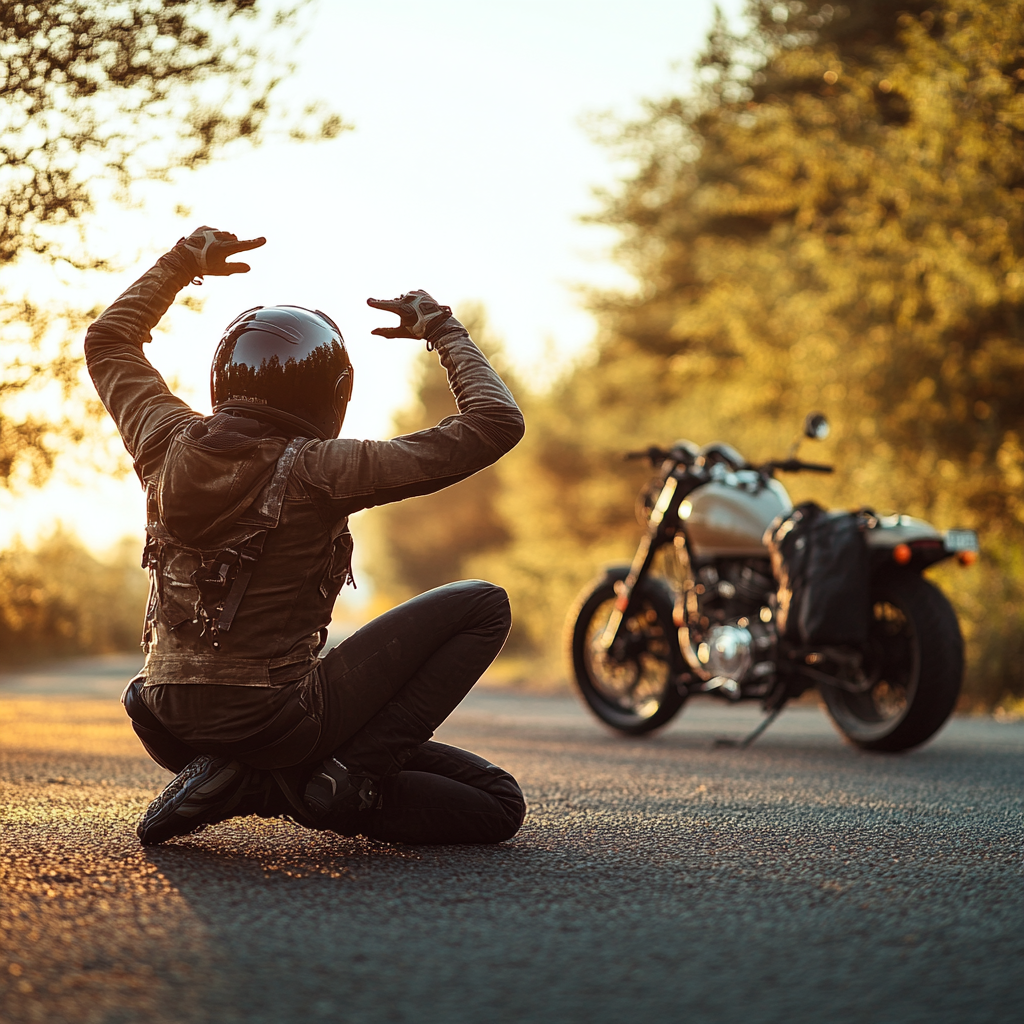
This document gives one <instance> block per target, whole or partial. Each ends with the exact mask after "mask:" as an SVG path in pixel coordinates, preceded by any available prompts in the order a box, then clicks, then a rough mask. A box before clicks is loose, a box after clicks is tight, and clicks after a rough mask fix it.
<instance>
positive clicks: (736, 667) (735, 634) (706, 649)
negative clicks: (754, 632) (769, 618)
mask: <svg viewBox="0 0 1024 1024" xmlns="http://www.w3.org/2000/svg"><path fill="white" fill-rule="evenodd" d="M753 645H754V638H753V637H752V636H751V635H750V630H749V629H746V628H744V627H743V626H712V627H711V629H709V630H708V631H707V633H706V634H705V639H704V640H703V642H702V643H700V644H699V645H698V646H697V660H698V661H699V662H701V664H703V665H704V667H705V669H706V670H707V671H708V672H710V673H711V675H712V676H725V678H726V679H735V680H737V681H739V680H742V679H743V678H745V676H746V674H747V673H748V672H749V671H750V667H751V665H753V663H754V655H753V653H752V650H751V648H752V647H753Z"/></svg>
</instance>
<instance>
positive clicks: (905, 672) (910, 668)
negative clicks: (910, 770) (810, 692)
mask: <svg viewBox="0 0 1024 1024" xmlns="http://www.w3.org/2000/svg"><path fill="white" fill-rule="evenodd" d="M871 600H872V606H871V624H870V632H869V642H868V649H867V651H866V652H865V654H866V657H865V670H866V672H867V674H868V676H869V678H871V679H872V680H873V683H872V685H871V688H870V689H868V690H866V691H865V692H864V693H850V692H849V691H848V690H842V689H839V688H838V687H835V686H828V685H824V686H821V687H820V690H821V695H822V698H823V699H824V701H825V706H826V707H827V708H828V711H829V714H830V715H831V716H832V720H833V722H834V723H835V725H836V727H837V728H838V729H839V731H840V732H841V733H842V734H843V735H844V736H845V737H846V738H847V739H848V740H849V741H850V742H851V743H853V744H854V745H855V746H858V747H860V748H861V749H863V750H879V751H889V752H897V751H901V750H909V749H910V748H911V747H916V746H919V745H920V744H922V743H924V742H925V740H927V739H930V738H931V737H932V736H933V735H935V733H936V732H938V731H939V729H940V728H941V727H942V726H943V724H944V723H945V721H946V719H947V718H949V716H950V715H951V714H952V712H953V708H954V707H955V705H956V701H957V697H958V696H959V695H960V685H961V682H962V681H963V672H964V645H963V638H962V637H961V635H960V626H959V623H958V622H957V619H956V612H954V611H953V608H952V606H951V605H950V603H949V601H947V600H946V597H945V595H944V594H943V593H942V592H941V591H940V590H939V589H938V588H936V587H935V586H933V585H932V584H931V583H929V582H928V581H927V580H925V579H922V578H921V577H920V576H919V575H918V574H917V573H913V572H893V573H890V574H888V575H886V576H884V577H882V578H880V579H878V580H876V581H875V583H874V584H873V586H872V595H871Z"/></svg>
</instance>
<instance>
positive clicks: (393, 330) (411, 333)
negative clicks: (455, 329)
mask: <svg viewBox="0 0 1024 1024" xmlns="http://www.w3.org/2000/svg"><path fill="white" fill-rule="evenodd" d="M366 304H367V305H368V306H373V308H374V309H383V310H386V311H387V312H388V313H397V314H398V315H399V316H400V317H401V318H402V322H401V323H400V324H399V325H398V326H397V327H378V328H377V329H376V330H375V331H372V332H371V333H372V334H377V335H379V336H380V337H382V338H426V339H427V341H428V342H431V341H433V339H434V337H436V336H437V335H438V334H440V330H441V328H442V327H443V326H444V324H446V323H447V322H448V320H449V319H450V318H451V315H452V311H451V308H450V307H449V306H439V305H438V304H437V303H436V302H435V301H434V299H433V298H432V297H431V296H430V295H428V294H427V293H426V292H425V291H423V289H422V288H417V289H416V291H414V292H406V293H405V294H404V295H400V296H399V297H398V298H397V299H367V300H366Z"/></svg>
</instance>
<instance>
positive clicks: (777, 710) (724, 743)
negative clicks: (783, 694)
mask: <svg viewBox="0 0 1024 1024" xmlns="http://www.w3.org/2000/svg"><path fill="white" fill-rule="evenodd" d="M785 706H786V703H785V701H783V702H782V703H781V704H779V705H777V706H776V707H774V708H772V710H771V712H770V713H769V714H768V715H766V716H765V718H764V720H763V721H762V722H761V724H760V725H759V726H758V727H757V728H756V729H755V730H754V731H753V732H752V733H750V735H749V736H744V737H743V739H741V740H731V739H725V738H720V739H716V740H715V746H716V747H737V748H738V749H740V750H746V749H747V747H749V746H750V744H751V743H753V742H754V740H756V739H757V737H758V736H760V735H761V733H763V732H764V731H765V729H767V728H768V726H769V725H771V724H772V722H774V721H775V719H776V718H778V717H779V715H780V714H781V712H782V709H783V708H784V707H785Z"/></svg>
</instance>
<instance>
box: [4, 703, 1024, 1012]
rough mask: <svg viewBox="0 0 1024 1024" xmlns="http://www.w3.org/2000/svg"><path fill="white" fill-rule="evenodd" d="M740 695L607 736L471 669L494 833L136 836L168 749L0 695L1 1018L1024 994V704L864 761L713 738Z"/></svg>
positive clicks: (802, 722)
mask: <svg viewBox="0 0 1024 1024" xmlns="http://www.w3.org/2000/svg"><path fill="white" fill-rule="evenodd" d="M754 717H756V715H755V716H754ZM752 720H753V719H752V718H751V716H750V714H749V713H747V712H746V711H744V710H742V709H730V708H719V706H718V705H713V704H711V703H704V704H700V703H699V702H695V705H694V707H692V708H689V707H688V708H687V709H685V710H684V713H683V715H682V716H681V717H680V719H679V720H678V723H674V724H673V726H672V727H671V728H670V729H669V730H667V731H666V732H664V733H662V734H660V735H657V736H655V737H652V738H649V739H646V740H643V739H624V738H621V737H617V736H612V735H610V734H608V733H607V732H605V731H604V730H603V729H602V728H600V727H599V726H598V725H597V723H595V722H593V721H592V720H591V719H589V718H588V717H587V716H586V714H585V713H584V712H583V711H582V710H581V709H579V708H578V707H577V706H576V705H575V704H574V703H573V702H571V701H566V700H563V699H553V698H538V697H527V696H518V695H514V694H505V693H488V692H486V691H484V692H482V693H479V694H474V695H471V697H470V699H469V700H468V701H467V703H466V705H464V707H463V708H461V709H460V710H459V711H457V712H456V714H455V715H454V716H453V718H452V720H451V721H450V722H449V723H448V724H447V725H446V726H445V727H444V728H443V729H442V731H441V733H440V734H439V738H441V739H444V740H445V741H447V742H452V743H458V744H462V745H465V746H468V747H469V748H471V749H474V750H478V751H480V752H481V753H484V754H486V756H488V757H489V758H491V759H492V760H494V761H496V762H497V763H499V764H502V765H504V766H506V767H508V768H509V769H510V770H512V771H513V772H514V773H515V774H516V775H517V776H518V777H519V778H520V780H521V781H522V782H523V784H524V788H525V790H526V792H527V795H528V798H529V801H530V811H529V815H528V817H527V821H526V824H525V826H524V828H523V830H522V831H521V832H520V834H519V835H518V836H516V838H515V839H513V840H512V841H511V842H508V843H504V844H502V845H500V846H497V847H462V848H457V847H435V848H430V847H402V846H388V845H385V844H378V843H373V842H369V841H364V840H360V839H346V838H342V837H335V836H331V835H329V834H325V833H312V832H309V831H307V830H304V829H302V828H300V827H298V826H296V825H293V824H290V823H288V822H284V821H273V822H270V821H260V820H258V819H252V818H246V819H234V820H232V821H230V822H226V823H223V824H221V825H217V826H214V827H211V828H209V829H208V830H206V831H205V832H202V833H200V834H197V835H194V836H190V837H186V838H184V839H181V840H176V841H173V842H170V843H168V844H166V845H164V846H161V847H155V848H149V849H144V848H142V847H140V846H139V845H138V842H137V840H136V839H135V835H134V821H135V819H136V817H137V816H138V814H139V813H140V812H141V811H142V809H143V808H144V807H145V806H146V804H147V803H148V801H149V800H150V799H151V798H152V796H153V795H154V794H155V793H156V792H157V790H158V789H159V788H160V787H161V786H162V785H163V784H164V783H165V782H166V781H167V780H168V778H169V775H168V774H167V773H166V772H164V771H162V770H161V769H160V768H158V767H157V766H156V765H153V764H152V763H150V762H149V761H148V760H147V759H146V758H145V756H144V754H143V753H142V751H141V748H140V747H139V745H138V743H137V741H136V740H135V738H134V736H133V734H132V733H131V731H130V729H129V728H128V726H127V724H126V722H125V720H124V718H123V712H122V710H121V708H120V707H119V706H118V705H117V703H116V701H112V700H109V699H105V700H99V699H96V698H94V697H90V698H83V699H77V700H75V699H62V698H61V697H59V696H49V697H45V696H31V695H17V694H9V695H3V693H2V692H0V792H2V808H0V822H2V824H0V828H2V831H0V886H2V902H0V929H2V931H0V1020H2V1021H4V1022H9V1024H21V1022H35V1021H43V1022H46V1024H63V1022H68V1024H93V1022H95V1024H120V1022H136V1021H138V1022H142V1021H146V1022H153V1024H164V1022H168V1024H170V1022H181V1024H184V1022H189V1024H193V1022H206V1021H210V1022H217V1024H221V1022H235V1021H239V1022H246V1024H291V1022H295V1024H300V1022H301V1024H307V1022H319V1021H332V1022H333V1021H338V1022H345V1024H378V1022H381V1024H383V1022H391V1021H401V1022H410V1024H411V1022H416V1024H424V1022H426V1024H431V1022H435V1021H436V1022H442V1021H443V1022H453V1024H460V1022H467V1024H468V1022H474V1024H476V1022H480V1021H488V1022H505V1021H508V1022H518V1021H523V1022H559V1024H561V1022H577V1021H579V1022H584V1021H587V1022H609V1024H611V1022H622V1021H634V1020H637V1021H641V1020H642V1021H645V1022H662V1021H665V1022H669V1021H684V1020H685V1021H687V1022H688V1024H700V1022H715V1024H717V1022H723V1024H724V1022H730V1024H731V1022H737V1021H742V1022H747V1024H758V1022H772V1024H775V1022H779V1024H781V1022H784V1021H785V1022H804V1021H806V1022H812V1021H813V1022H818V1021H830V1022H846V1021H849V1022H860V1021H871V1022H873V1024H875V1022H882V1024H885V1022H893V1024H895V1022H900V1024H906V1022H915V1021H921V1022H928V1024H943V1022H947V1021H948V1022H951V1024H952V1022H957V1024H961V1022H974V1021H977V1022H982V1021H985V1022H989V1021H991V1022H1003V1021H1006V1022H1019V1021H1022V1020H1024V884H1022V882H1024V879H1022V870H1021V868H1022V858H1021V852H1022V851H1021V783H1022V777H1024V772H1022V769H1024V725H1021V724H1013V723H1005V724H1000V723H996V722H993V721H991V720H981V721H978V720H957V721H954V722H953V723H952V725H951V726H950V727H949V728H948V729H947V731H946V732H945V733H944V734H942V735H941V736H940V737H939V738H938V740H936V741H935V742H933V743H932V744H931V745H929V746H926V747H925V748H923V749H922V750H919V751H916V752H913V753H910V754H908V755H903V756H898V757H893V756H878V755H869V754H864V753H861V752H858V751H856V750H854V749H852V748H850V747H848V746H845V745H843V743H842V742H841V741H840V740H839V738H838V737H837V736H836V735H835V733H834V732H832V730H831V729H830V727H829V725H828V723H827V721H826V719H825V717H824V714H823V713H822V712H821V711H819V710H818V709H816V708H813V707H803V708H797V709H795V710H793V711H790V712H787V713H786V714H785V715H783V716H782V718H781V719H780V720H779V722H778V723H777V725H776V726H774V727H773V729H772V731H770V732H769V733H768V734H767V735H766V736H765V737H764V739H763V740H762V741H759V743H758V745H756V746H754V747H753V748H751V749H749V750H746V751H740V750H735V749H723V748H716V747H715V746H714V745H713V743H712V738H713V736H714V735H715V734H716V733H717V732H720V731H722V730H729V731H731V732H734V733H742V732H743V730H744V728H745V727H746V726H747V725H749V724H750V723H751V722H752Z"/></svg>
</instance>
